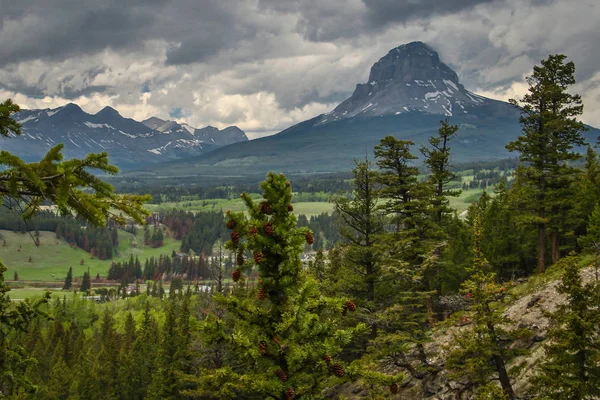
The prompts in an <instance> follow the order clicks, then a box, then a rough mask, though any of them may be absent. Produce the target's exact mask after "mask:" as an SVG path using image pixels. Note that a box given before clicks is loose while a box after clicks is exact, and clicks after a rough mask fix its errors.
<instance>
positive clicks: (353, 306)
mask: <svg viewBox="0 0 600 400" xmlns="http://www.w3.org/2000/svg"><path fill="white" fill-rule="evenodd" d="M346 309H347V310H348V311H356V303H355V302H353V301H352V300H348V301H347V302H346Z"/></svg>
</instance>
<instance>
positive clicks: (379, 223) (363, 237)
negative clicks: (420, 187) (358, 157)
mask: <svg viewBox="0 0 600 400" xmlns="http://www.w3.org/2000/svg"><path fill="white" fill-rule="evenodd" d="M352 174H353V176H354V180H353V183H352V193H351V195H350V196H337V197H336V198H334V200H333V202H334V209H335V212H336V214H337V216H338V218H339V220H340V222H339V224H340V233H341V235H342V237H343V238H344V239H345V240H346V241H347V243H348V246H347V247H346V249H345V252H344V256H345V257H344V265H345V266H346V267H347V269H349V271H350V272H351V273H353V274H354V275H356V277H357V282H356V284H357V285H359V289H358V290H359V292H360V294H359V297H360V298H362V299H364V300H366V301H367V302H373V300H374V299H375V290H376V288H375V285H376V283H377V281H378V279H379V277H380V275H381V274H380V271H379V266H378V263H377V260H376V251H375V247H374V246H375V244H376V243H377V239H378V235H380V234H381V233H383V231H384V229H383V228H384V222H385V221H384V214H383V213H382V212H381V210H380V209H379V205H378V201H379V191H378V186H377V181H376V173H375V171H373V167H372V163H371V162H370V161H368V160H365V161H360V162H359V161H356V167H355V168H354V169H353V170H352ZM347 278H349V279H351V278H352V277H351V276H349V277H347Z"/></svg>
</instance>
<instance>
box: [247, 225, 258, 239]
mask: <svg viewBox="0 0 600 400" xmlns="http://www.w3.org/2000/svg"><path fill="white" fill-rule="evenodd" d="M248 233H249V234H250V235H252V236H254V237H256V235H258V229H256V227H255V226H251V227H250V229H248Z"/></svg>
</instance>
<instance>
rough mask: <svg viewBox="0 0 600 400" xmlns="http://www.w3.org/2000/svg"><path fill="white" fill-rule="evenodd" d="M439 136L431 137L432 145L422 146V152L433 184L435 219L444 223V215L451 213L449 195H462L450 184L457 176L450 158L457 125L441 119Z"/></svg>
mask: <svg viewBox="0 0 600 400" xmlns="http://www.w3.org/2000/svg"><path fill="white" fill-rule="evenodd" d="M440 123H441V124H442V126H441V127H440V129H439V131H438V134H437V136H432V137H430V138H429V145H430V147H425V146H423V147H421V153H422V154H423V157H424V158H425V165H426V166H427V168H428V169H429V182H430V183H431V185H432V186H433V192H434V199H433V202H432V203H433V213H434V216H435V221H436V222H437V223H438V224H439V225H443V221H444V216H446V215H450V214H451V213H452V210H451V209H450V207H449V205H448V204H449V202H448V196H453V197H454V196H458V195H460V190H451V189H449V188H448V184H449V183H450V182H452V181H453V180H454V179H455V178H456V174H455V173H454V172H453V171H452V169H451V168H452V166H451V164H450V161H451V160H450V158H451V155H452V152H451V149H450V142H451V141H452V140H453V139H454V138H455V137H456V132H457V131H458V126H457V125H450V123H449V122H448V120H447V119H446V120H444V121H440Z"/></svg>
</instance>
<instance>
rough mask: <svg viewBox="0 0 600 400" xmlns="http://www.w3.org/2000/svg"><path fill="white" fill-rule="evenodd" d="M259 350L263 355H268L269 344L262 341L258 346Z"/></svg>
mask: <svg viewBox="0 0 600 400" xmlns="http://www.w3.org/2000/svg"><path fill="white" fill-rule="evenodd" d="M258 350H259V351H260V353H261V354H267V342H265V341H264V340H261V341H260V343H259V344H258Z"/></svg>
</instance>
